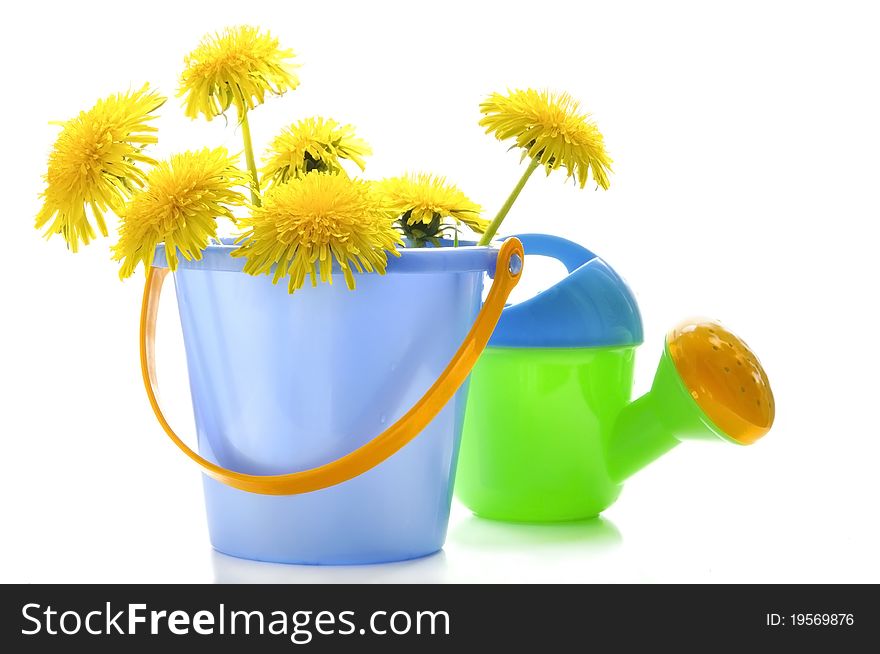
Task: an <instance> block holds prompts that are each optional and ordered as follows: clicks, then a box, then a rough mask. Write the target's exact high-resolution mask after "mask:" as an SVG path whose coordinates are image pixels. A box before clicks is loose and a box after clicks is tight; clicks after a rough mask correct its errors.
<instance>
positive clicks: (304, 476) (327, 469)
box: [140, 238, 524, 495]
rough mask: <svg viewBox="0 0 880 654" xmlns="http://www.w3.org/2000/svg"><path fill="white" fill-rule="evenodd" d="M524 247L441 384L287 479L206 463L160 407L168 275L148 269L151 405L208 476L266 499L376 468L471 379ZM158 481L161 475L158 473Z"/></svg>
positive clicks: (507, 254)
mask: <svg viewBox="0 0 880 654" xmlns="http://www.w3.org/2000/svg"><path fill="white" fill-rule="evenodd" d="M523 257H524V254H523V247H522V243H520V242H519V240H518V239H516V238H511V239H508V240H507V241H505V242H504V244H503V245H502V246H501V249H500V250H499V251H498V259H497V262H496V265H495V277H494V279H493V281H492V288H491V289H489V295H488V296H487V297H486V301H485V302H484V303H483V308H482V309H480V313H479V314H478V315H477V319H476V320H475V321H474V324H473V326H472V327H471V330H470V332H468V335H467V336H466V337H465V339H464V342H463V343H462V345H461V347H460V348H459V349H458V351H457V352H456V353H455V355H454V356H453V357H452V360H451V361H450V362H449V365H447V366H446V368H445V369H444V370H443V372H442V373H440V376H439V377H438V378H437V381H435V382H434V384H433V385H432V386H431V388H429V389H428V390H427V391H426V392H425V394H424V395H423V396H422V397H421V398H420V399H419V401H418V402H416V403H415V404H414V405H413V407H412V408H411V409H410V410H409V411H407V412H406V413H405V414H404V415H403V416H402V417H401V418H400V420H398V421H397V422H395V423H394V424H393V425H391V426H390V427H388V428H387V429H386V430H385V431H383V432H382V433H381V434H379V435H378V436H376V437H375V438H373V440H371V441H368V442H366V443H364V444H363V445H362V446H361V447H359V448H358V449H356V450H354V451H353V452H350V453H349V454H346V455H345V456H343V457H341V458H339V459H336V460H335V461H331V462H330V463H326V464H324V465H321V466H318V467H316V468H312V469H310V470H302V471H300V472H292V473H289V474H286V475H248V474H244V473H242V472H236V471H234V470H229V469H227V468H224V467H222V466H219V465H217V464H216V463H213V462H211V461H208V460H207V459H205V458H204V457H202V456H200V455H199V454H198V453H196V452H195V451H194V450H193V449H192V448H190V447H189V446H188V445H187V444H186V443H184V442H183V440H182V439H181V438H180V436H178V435H177V434H176V433H175V432H174V430H173V429H172V428H171V425H170V424H168V420H167V419H166V418H165V415H164V414H163V413H162V409H161V408H160V407H159V401H158V399H157V397H156V386H157V378H156V358H155V350H156V317H157V314H158V311H159V294H160V293H161V292H162V282H163V281H164V280H165V277H166V276H167V275H168V269H167V268H155V267H150V268H149V270H148V271H147V281H146V284H145V286H144V299H143V303H142V304H141V322H140V357H141V375H142V377H143V381H144V388H145V389H146V391H147V398H148V399H149V400H150V406H151V407H152V409H153V412H154V413H155V414H156V419H157V420H158V421H159V424H160V425H161V426H162V429H163V430H165V433H166V434H167V435H168V437H169V438H171V440H172V441H173V442H174V444H175V445H177V447H179V448H180V449H181V451H183V453H184V454H186V455H187V456H188V457H189V458H190V459H192V460H193V461H195V462H196V463H197V464H198V465H199V466H200V467H201V468H202V472H204V473H205V474H206V475H208V476H209V477H211V478H213V479H216V480H217V481H219V482H222V483H224V484H226V485H227V486H231V487H233V488H237V489H239V490H243V491H248V492H251V493H260V494H263V495H296V494H299V493H310V492H312V491H316V490H320V489H322V488H328V487H329V486H335V485H337V484H341V483H342V482H345V481H348V480H349V479H352V478H354V477H357V476H358V475H360V474H363V473H364V472H366V471H367V470H370V469H371V468H374V467H375V466H377V465H379V464H380V463H382V462H383V461H384V460H385V459H387V458H388V457H390V456H391V455H392V454H394V453H395V452H397V451H398V450H399V449H400V448H401V447H403V446H404V445H406V444H407V443H409V442H410V441H411V440H412V439H413V438H415V437H416V436H418V435H419V434H420V433H421V431H422V430H423V429H424V428H425V427H426V426H427V425H428V423H430V422H431V421H432V420H433V419H434V417H435V416H436V415H437V414H438V413H440V410H441V409H443V407H444V406H446V404H447V403H448V402H449V400H450V399H451V398H452V396H453V395H454V394H455V392H456V391H457V390H458V389H459V387H460V386H461V385H462V384H463V383H464V381H465V379H467V377H468V375H469V374H470V372H471V369H472V368H473V366H474V364H475V363H476V362H477V359H478V358H479V356H480V354H481V353H482V352H483V350H484V349H485V347H486V344H487V343H488V342H489V337H490V336H491V335H492V331H493V330H494V329H495V325H496V324H498V319H499V318H500V317H501V312H502V310H503V309H504V303H505V302H506V301H507V297H508V296H509V295H510V292H511V291H512V290H513V287H514V286H516V284H517V282H519V279H520V277H521V275H522V263H523ZM155 476H156V478H157V479H160V478H161V474H160V473H158V472H156V473H155Z"/></svg>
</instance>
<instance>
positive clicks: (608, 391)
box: [456, 234, 775, 522]
mask: <svg viewBox="0 0 880 654" xmlns="http://www.w3.org/2000/svg"><path fill="white" fill-rule="evenodd" d="M519 238H520V239H521V241H522V244H523V245H524V247H525V253H526V254H536V255H544V256H550V257H553V258H556V259H558V260H560V261H561V262H562V263H563V264H565V267H566V268H567V270H568V273H569V274H568V276H567V277H566V278H565V279H563V280H562V281H560V282H559V283H557V284H555V285H554V286H552V287H550V288H549V289H547V290H545V291H543V292H542V293H539V294H538V295H536V296H535V297H533V298H531V299H529V300H526V301H525V302H521V303H520V304H516V305H513V306H508V307H506V308H505V309H504V311H503V312H502V316H501V319H500V320H499V322H498V326H497V329H496V330H495V333H494V334H493V335H492V338H491V340H490V341H489V347H488V348H487V349H486V351H485V352H484V354H483V356H482V357H481V359H480V361H479V362H478V364H477V366H476V367H475V368H474V373H473V378H472V380H471V391H470V395H471V396H470V400H469V403H468V410H467V414H466V417H465V429H464V435H463V442H462V451H461V459H460V463H459V481H458V484H457V486H456V490H457V493H458V496H459V498H460V499H461V500H462V502H463V503H464V504H465V505H466V506H468V507H469V508H470V509H471V510H472V511H474V512H475V513H477V514H478V515H481V516H483V517H487V518H495V519H499V520H510V521H518V522H551V521H563V520H578V519H584V518H591V517H595V516H596V515H598V514H599V513H601V512H602V511H603V510H604V509H606V508H607V507H609V506H610V505H611V504H612V503H613V502H614V501H615V499H616V498H617V496H618V494H619V493H620V489H621V484H622V482H623V481H624V480H625V479H626V478H628V477H629V476H630V475H632V474H634V473H635V472H637V471H638V470H640V469H642V468H643V467H645V466H646V465H648V464H649V463H651V462H652V461H654V460H655V459H657V458H659V457H660V456H662V455H664V454H665V453H666V452H668V451H670V450H671V449H672V448H674V447H675V446H676V445H678V444H679V443H680V442H682V441H684V440H706V439H708V440H721V441H724V442H728V443H733V444H737V445H751V444H753V443H755V442H756V441H757V440H758V439H760V438H761V437H763V436H764V435H765V434H766V433H767V432H768V431H769V429H770V427H771V426H772V424H773V419H774V415H775V404H774V400H773V393H772V391H771V389H770V383H769V380H768V379H767V375H766V373H765V372H764V369H763V367H762V366H761V363H760V362H759V361H758V358H757V357H756V356H755V354H754V353H753V352H752V350H751V348H749V346H748V345H746V343H745V342H744V341H742V340H741V339H740V338H739V337H737V336H735V335H734V334H732V333H731V332H729V331H728V330H727V329H725V328H724V327H723V326H722V325H721V324H719V323H717V322H715V321H712V320H706V319H691V320H686V321H684V322H682V323H681V324H679V325H678V326H677V327H675V328H674V329H672V330H671V331H669V332H668V333H667V337H666V342H665V346H664V349H663V353H662V355H661V357H660V362H659V364H658V366H657V371H656V373H655V375H654V382H653V384H652V386H651V390H650V391H648V392H647V393H645V394H644V395H643V396H642V397H640V398H638V399H636V400H635V401H631V400H630V393H631V390H632V380H633V364H634V354H635V349H636V347H637V346H638V345H639V343H641V342H642V321H641V317H640V315H639V310H638V306H637V304H636V301H635V298H634V296H633V294H632V292H631V291H630V289H629V287H628V286H627V285H626V283H625V282H624V281H623V280H622V279H621V278H620V277H619V276H618V275H617V273H615V272H614V270H613V269H612V268H611V267H610V266H608V264H607V263H605V262H604V261H603V260H602V259H600V258H599V257H597V256H596V255H594V254H593V253H592V252H590V251H589V250H587V249H585V248H583V247H581V246H579V245H577V244H576V243H572V242H571V241H567V240H565V239H561V238H558V237H555V236H548V235H543V234H525V235H522V236H520V237H519Z"/></svg>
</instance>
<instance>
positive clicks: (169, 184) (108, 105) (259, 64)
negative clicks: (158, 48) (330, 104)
mask: <svg viewBox="0 0 880 654" xmlns="http://www.w3.org/2000/svg"><path fill="white" fill-rule="evenodd" d="M294 57H295V56H294V53H293V52H292V51H291V50H287V49H283V48H281V47H280V46H279V43H278V40H277V39H275V38H274V37H272V36H271V35H270V34H269V33H267V32H264V31H261V30H259V29H256V28H253V27H248V26H240V27H234V28H227V29H226V30H224V31H223V32H221V33H217V34H214V35H209V36H206V37H205V38H204V40H203V41H202V42H201V44H200V45H199V46H198V47H197V48H196V49H195V50H194V51H193V52H191V53H190V54H189V55H188V56H187V57H186V59H185V70H184V71H183V74H182V75H181V78H180V90H179V93H178V95H179V96H180V97H182V98H183V102H184V108H185V112H186V115H187V116H189V117H190V118H194V119H195V118H198V117H199V116H200V115H201V116H204V117H205V118H206V119H207V120H212V119H213V118H215V117H217V116H221V115H226V114H227V113H228V112H231V110H232V109H233V108H234V112H235V118H236V120H237V124H238V126H239V127H240V129H241V134H242V137H243V141H244V143H243V146H244V147H243V152H244V159H245V163H246V170H242V169H240V168H239V167H238V163H239V162H238V159H239V157H238V156H236V155H231V154H230V153H229V152H228V151H227V150H226V149H225V148H222V147H220V148H214V149H211V148H204V149H202V150H199V151H194V152H192V151H191V152H183V153H180V154H175V155H172V156H171V157H170V158H169V159H168V160H166V161H162V162H158V161H156V160H154V159H153V158H151V157H150V156H149V155H148V154H147V153H146V150H147V149H148V147H149V146H150V145H151V144H155V143H156V142H157V136H156V133H157V128H156V127H155V126H153V125H152V124H151V122H152V121H153V120H154V119H155V118H156V111H157V110H158V109H159V107H161V106H162V105H163V104H164V102H165V98H163V97H161V96H160V95H159V94H158V93H157V92H156V91H153V90H151V89H150V88H149V86H148V85H145V86H143V87H142V88H140V89H139V90H136V91H128V92H127V93H120V94H117V95H111V96H110V97H108V98H105V99H103V100H100V101H98V102H97V104H95V105H94V106H93V107H92V108H91V109H89V110H87V111H83V112H81V113H80V114H79V115H78V116H76V117H75V118H72V119H70V120H68V121H66V122H64V123H63V124H62V130H61V133H60V135H59V136H58V139H57V140H56V142H55V145H54V147H53V150H52V152H51V155H50V157H49V164H48V171H47V173H46V175H45V180H46V189H45V191H44V192H43V194H42V196H41V197H42V199H43V206H42V208H41V209H40V211H39V213H38V214H37V219H36V227H37V228H38V229H43V228H45V230H46V236H47V237H50V236H52V235H54V234H61V236H62V237H63V238H64V240H65V241H66V242H67V245H68V248H69V249H70V250H71V251H73V252H76V251H77V250H78V249H79V246H80V244H83V245H88V244H89V243H90V242H91V241H92V240H94V239H95V237H96V234H95V226H97V229H98V230H99V231H100V232H101V234H102V235H103V236H107V235H108V229H107V221H106V220H105V215H106V214H108V213H111V212H112V213H113V214H116V215H117V216H118V217H119V218H120V222H119V228H118V240H117V242H116V244H115V245H114V246H113V247H112V253H113V258H114V259H115V260H116V261H119V262H120V263H121V268H120V277H122V278H126V277H129V276H131V275H132V274H133V273H134V271H135V270H136V268H137V265H138V263H143V265H144V267H145V268H148V267H149V266H150V265H151V264H152V261H153V257H154V254H155V250H156V246H157V245H158V244H160V243H164V244H165V251H166V257H167V261H168V266H169V268H170V269H171V270H175V269H176V268H177V264H178V257H183V258H184V259H187V260H198V259H200V258H201V256H202V252H203V250H204V249H205V248H206V247H207V246H208V245H209V244H210V243H211V241H212V240H216V239H217V232H218V222H217V221H218V219H220V218H226V219H228V220H229V221H231V222H232V224H233V225H234V226H235V227H237V228H238V230H239V233H238V235H237V238H236V241H235V243H236V247H235V249H234V250H233V251H232V252H231V254H232V256H236V257H244V258H245V259H246V261H245V265H244V270H245V272H247V273H249V274H252V275H262V274H270V273H272V270H273V268H274V273H272V274H273V282H274V283H277V282H278V281H279V280H281V279H283V278H285V277H287V278H288V281H287V287H288V291H289V292H291V293H293V292H294V291H295V290H296V289H298V288H301V287H302V286H303V284H304V283H305V279H306V277H307V276H308V277H310V281H311V284H312V285H313V286H315V285H317V283H318V281H319V280H320V281H321V282H329V283H332V270H333V265H334V262H335V263H336V265H338V267H339V269H340V270H341V271H342V273H343V275H344V277H345V281H346V284H347V285H348V287H349V288H352V289H353V288H354V287H355V278H354V274H353V271H354V270H356V271H358V272H364V271H367V272H373V271H375V272H378V273H380V274H384V272H385V268H386V265H387V256H388V255H389V254H391V255H393V256H399V254H400V253H399V251H398V249H397V248H398V246H406V247H424V246H426V245H427V244H431V245H433V246H443V245H444V244H448V243H449V237H450V235H452V236H453V239H452V242H453V244H454V245H458V235H459V229H460V228H461V227H467V228H469V229H470V230H472V231H473V232H475V233H477V234H481V235H482V236H481V238H480V240H479V244H480V245H487V244H488V243H489V242H490V241H491V239H492V237H493V236H494V235H495V233H496V232H497V230H498V227H499V225H500V224H501V222H502V220H504V217H505V216H506V215H507V213H508V211H509V210H510V208H511V206H512V205H513V202H514V201H515V200H516V198H517V196H518V195H519V193H520V191H521V190H522V188H523V186H524V185H525V183H526V181H527V180H528V178H529V176H530V175H531V174H532V173H533V172H534V171H535V170H536V169H537V168H538V167H539V166H543V167H544V168H545V170H546V171H547V174H548V175H549V174H550V172H551V171H552V170H554V169H557V168H565V170H566V171H567V173H568V177H573V178H575V179H576V180H577V182H578V183H579V184H580V186H581V188H583V187H584V185H585V184H586V182H587V180H588V178H589V177H590V176H592V178H593V180H594V181H595V182H596V183H597V184H598V186H601V187H602V188H608V172H609V170H610V164H611V159H610V158H609V157H608V154H607V153H606V152H605V146H604V141H603V138H602V134H601V133H600V132H599V130H598V129H597V128H596V126H595V124H594V123H592V122H591V121H590V120H589V118H588V116H587V115H585V114H582V113H581V112H580V111H579V109H578V105H577V103H576V102H575V101H574V100H573V99H572V98H571V97H570V96H568V95H567V94H559V95H554V94H551V93H549V92H546V91H544V92H539V91H534V90H525V91H521V90H515V91H512V92H509V93H508V94H507V95H501V94H497V93H495V94H492V95H491V96H490V97H489V98H488V99H487V100H486V101H485V102H484V103H483V104H482V105H481V107H480V108H481V111H482V113H483V114H484V116H483V118H482V120H481V121H480V124H481V125H482V126H484V127H486V130H487V132H489V133H494V135H495V136H496V137H497V138H498V139H499V140H507V139H513V140H514V146H513V147H519V148H521V149H522V158H523V160H526V159H528V165H527V167H526V169H525V171H524V174H523V176H522V178H521V179H520V180H519V182H518V183H517V185H516V186H515V188H514V190H513V192H512V193H511V195H510V197H508V199H507V201H506V202H505V203H504V204H503V205H502V207H501V209H500V211H499V212H498V214H497V215H496V216H495V218H494V220H492V221H491V222H490V221H487V220H484V219H483V218H482V217H481V215H480V212H481V208H480V206H479V205H478V204H476V203H474V202H473V201H471V200H470V199H469V198H468V197H467V196H466V195H465V194H464V193H463V192H462V191H461V190H459V189H458V188H457V187H456V186H454V185H452V184H449V183H447V182H446V179H445V178H443V177H438V176H435V175H431V174H427V173H411V174H405V175H402V176H400V177H393V178H390V179H385V180H382V181H378V182H371V181H367V180H363V179H358V178H356V177H351V176H349V174H348V173H347V172H346V170H345V168H344V166H343V164H344V163H345V162H350V163H351V164H353V165H354V166H356V167H357V168H358V169H359V170H360V171H361V172H363V171H364V169H365V161H364V160H365V157H367V156H368V155H370V154H371V150H370V148H369V146H368V145H367V144H366V143H365V142H364V141H362V140H361V139H359V138H357V137H356V136H355V132H354V129H353V128H352V127H351V126H350V125H341V124H339V123H337V122H336V121H334V120H332V119H329V118H321V117H315V118H307V119H304V120H300V121H298V122H296V123H294V124H292V125H290V126H289V127H287V128H286V129H284V130H283V131H282V132H281V133H280V134H279V135H278V136H277V137H276V138H275V139H274V140H273V141H272V143H271V144H270V146H269V148H268V151H267V152H266V155H265V157H264V159H263V166H262V167H261V168H259V169H258V168H257V163H256V159H255V156H254V149H253V144H252V142H251V132H250V123H249V114H250V112H251V111H252V110H253V109H254V108H256V107H257V106H259V105H261V104H262V103H263V102H264V101H265V100H266V97H267V96H270V95H275V96H280V95H284V94H285V93H286V92H288V91H293V90H294V89H296V88H297V86H298V85H299V79H298V78H297V76H296V74H295V70H296V68H297V65H296V64H295V63H294V61H293V60H294ZM246 193H247V194H248V195H246ZM248 196H249V197H248ZM236 209H239V210H240V213H243V214H244V215H242V216H237V215H236V214H235V210H236ZM404 239H406V240H404Z"/></svg>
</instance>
